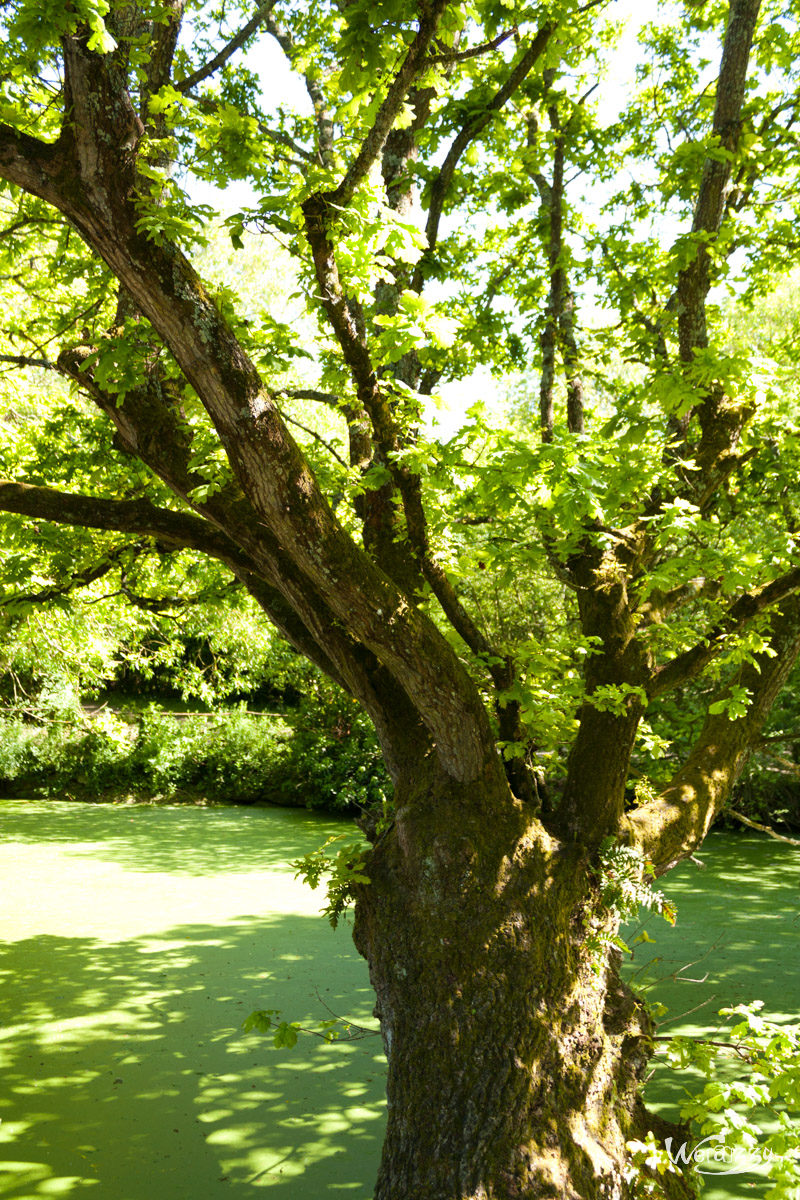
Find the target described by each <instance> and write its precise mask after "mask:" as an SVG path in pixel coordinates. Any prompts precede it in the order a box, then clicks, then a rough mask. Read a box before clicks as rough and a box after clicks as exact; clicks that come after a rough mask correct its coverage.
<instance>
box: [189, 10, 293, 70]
mask: <svg viewBox="0 0 800 1200" xmlns="http://www.w3.org/2000/svg"><path fill="white" fill-rule="evenodd" d="M275 3H276V0H267V3H266V4H262V5H261V6H260V8H258V9H257V10H256V12H255V13H254V15H253V16H252V17H251V18H250V20H249V21H248V22H247V24H246V25H244V26H242V28H241V29H240V30H239V32H238V33H237V34H235V35H234V37H232V38H231V40H230V41H229V42H228V44H227V45H226V46H223V48H222V49H221V50H220V52H219V54H215V55H214V57H213V58H212V59H211V61H210V62H207V63H205V64H204V65H203V66H202V67H198V68H197V70H196V71H192V73H191V75H187V76H186V77H185V78H184V79H181V81H180V83H176V84H175V88H176V90H177V91H179V92H188V91H191V89H192V88H193V87H196V86H197V84H198V83H202V82H203V80H204V79H208V78H209V77H210V76H211V75H214V74H215V73H216V72H217V71H219V70H220V69H221V68H222V67H224V66H225V63H226V62H227V61H228V59H229V58H232V57H233V55H234V54H235V53H236V51H237V50H239V49H241V47H242V46H243V45H244V44H245V42H246V41H247V39H248V38H250V37H252V36H253V34H254V33H255V32H256V30H258V29H259V28H260V27H261V26H262V25H264V24H266V21H267V18H268V17H269V15H270V13H271V12H272V10H273V8H274V7H275Z"/></svg>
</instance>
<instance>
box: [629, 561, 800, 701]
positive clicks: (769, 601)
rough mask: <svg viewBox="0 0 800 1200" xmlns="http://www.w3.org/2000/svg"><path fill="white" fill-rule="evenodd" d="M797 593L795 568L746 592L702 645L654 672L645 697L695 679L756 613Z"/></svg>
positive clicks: (799, 572) (799, 584) (799, 575)
mask: <svg viewBox="0 0 800 1200" xmlns="http://www.w3.org/2000/svg"><path fill="white" fill-rule="evenodd" d="M798 589H800V567H795V568H794V569H793V570H791V571H787V572H786V573H785V574H784V575H781V576H779V577H778V579H774V580H773V581H772V583H768V584H765V586H764V587H763V588H760V589H759V590H758V591H757V592H746V593H745V594H744V595H743V596H740V597H739V598H738V599H737V600H735V601H734V603H733V604H732V605H731V607H730V608H729V609H728V612H727V614H726V615H725V616H724V617H723V619H722V620H721V621H719V622H718V623H717V624H716V625H715V626H714V628H713V629H710V630H709V631H708V633H707V634H706V636H705V637H704V638H703V639H702V641H700V642H698V643H697V645H695V646H692V647H691V648H690V649H689V650H684V652H683V653H682V654H679V655H677V657H675V658H673V659H672V661H671V662H669V663H667V665H666V666H664V667H661V668H660V669H659V670H658V671H656V673H655V674H654V676H653V678H652V680H651V681H650V683H649V684H648V686H647V694H648V697H649V698H650V699H651V700H654V699H655V698H656V697H657V696H663V695H664V694H665V693H666V692H669V691H671V690H672V689H673V688H676V687H679V686H680V685H681V684H683V683H688V682H689V680H691V679H694V678H696V677H697V676H698V675H699V674H700V673H701V672H702V671H703V670H704V669H705V668H706V667H707V666H708V664H709V663H710V662H711V661H712V660H713V659H714V658H716V656H717V655H718V654H720V653H721V651H722V650H723V649H724V648H725V643H726V641H727V639H728V638H730V637H734V636H735V635H736V634H737V633H740V632H741V630H742V629H744V628H745V626H746V625H748V624H749V623H750V621H752V620H753V618H754V617H756V616H758V614H759V613H761V612H764V611H765V610H766V609H768V608H772V607H773V606H774V605H776V604H780V603H781V601H782V600H785V599H786V598H787V597H789V596H793V595H794V594H795V593H796V592H797V591H798Z"/></svg>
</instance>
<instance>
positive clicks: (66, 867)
mask: <svg viewBox="0 0 800 1200" xmlns="http://www.w3.org/2000/svg"><path fill="white" fill-rule="evenodd" d="M10 807H12V808H14V809H16V810H17V812H16V815H15V814H14V813H12V812H11V811H10ZM19 808H20V806H18V805H15V806H8V805H0V813H2V816H3V817H4V818H5V820H4V821H3V825H4V827H5V834H6V838H7V839H11V840H10V841H7V842H6V844H5V846H3V847H2V849H3V851H5V857H4V858H3V860H2V861H3V864H4V866H5V867H6V870H4V872H3V875H4V877H5V879H6V882H7V883H8V881H9V872H8V870H7V866H8V862H9V861H10V857H11V854H12V851H16V852H19V853H20V854H21V859H20V865H21V868H22V871H21V873H20V874H19V875H18V876H17V877H16V879H15V880H14V882H13V885H12V886H13V891H12V890H11V889H7V890H6V891H5V895H4V897H3V902H2V908H3V912H2V927H1V928H0V932H3V933H5V935H6V941H5V943H4V946H3V949H2V954H0V995H2V1026H3V1028H2V1031H0V1118H2V1124H1V1125H0V1195H2V1196H3V1197H8V1198H9V1200H10V1198H14V1200H44V1198H45V1197H53V1196H63V1195H69V1196H84V1195H86V1196H87V1197H88V1196H91V1197H95V1198H96V1200H157V1198H158V1197H164V1198H165V1200H174V1198H175V1197H182V1196H192V1197H202V1198H203V1200H205V1198H206V1197H209V1198H211V1197H215V1196H218V1195H219V1196H223V1195H231V1194H235V1195H237V1196H249V1195H251V1194H252V1195H255V1194H256V1193H257V1191H258V1192H260V1191H261V1190H262V1189H264V1188H267V1189H269V1195H270V1196H271V1197H274V1198H275V1200H281V1198H283V1200H290V1198H291V1200H317V1198H318V1197H320V1196H323V1195H325V1196H338V1195H341V1196H344V1197H353V1200H364V1198H365V1197H367V1196H369V1195H370V1194H371V1187H372V1183H373V1181H374V1178H375V1174H376V1172H377V1163H378V1155H379V1150H380V1142H381V1137H382V1130H383V1094H384V1087H385V1064H384V1060H383V1056H382V1052H381V1044H380V1039H379V1038H378V1037H377V1036H372V1037H368V1038H365V1039H363V1040H361V1041H356V1042H352V1043H349V1044H344V1043H337V1044H334V1045H332V1046H329V1045H326V1044H325V1043H323V1042H321V1041H319V1040H318V1039H315V1038H311V1037H304V1038H301V1041H300V1043H299V1045H298V1046H297V1047H296V1048H295V1050H293V1051H286V1050H282V1051H278V1050H275V1049H273V1048H272V1046H271V1043H270V1042H269V1041H268V1040H266V1039H264V1038H263V1037H261V1036H260V1035H257V1034H248V1035H245V1034H243V1033H242V1031H241V1023H242V1020H243V1019H244V1017H245V1016H246V1015H247V1014H248V1013H249V1012H250V1011H252V1009H253V1008H256V1007H267V1008H277V1009H280V1010H282V1012H283V1015H284V1016H285V1017H286V1018H287V1019H296V1020H299V1021H311V1022H314V1021H318V1020H320V1019H325V1018H326V1017H328V1016H329V1015H330V1014H329V1012H328V1008H330V1009H331V1010H333V1011H334V1012H335V1013H341V1014H346V1015H348V1016H349V1017H351V1018H352V1019H354V1020H356V1021H358V1022H364V1023H366V1024H371V1025H374V1021H372V1020H371V1016H370V1014H371V1008H372V1004H373V1000H374V998H373V995H372V991H371V989H370V987H369V982H368V979H367V974H366V967H365V965H364V963H363V962H362V961H361V960H360V959H359V957H358V955H357V954H356V951H355V948H354V947H353V945H352V941H351V939H350V936H349V931H348V929H347V928H342V929H341V930H340V931H339V932H337V933H336V934H333V933H332V931H331V930H330V928H329V926H328V925H327V923H326V922H324V921H323V920H321V919H320V918H319V917H318V916H317V915H316V914H315V909H316V908H317V907H318V906H319V900H318V898H317V897H314V896H312V897H311V902H310V903H309V902H308V894H307V891H306V890H305V889H304V890H302V891H301V890H300V889H299V885H297V884H295V882H294V881H293V880H292V878H291V875H288V877H287V875H286V873H285V872H283V871H270V870H266V871H264V870H262V871H261V873H259V872H257V871H255V870H252V872H251V873H250V874H244V875H242V874H236V872H242V869H243V863H244V869H245V870H247V866H248V865H249V866H250V867H251V868H253V867H254V866H255V864H256V863H257V862H258V861H259V854H260V847H261V845H262V844H267V843H269V844H271V846H272V850H273V853H274V856H275V857H276V858H277V857H278V850H277V847H278V845H280V846H281V854H283V852H285V851H288V852H290V853H291V854H293V855H296V854H298V853H303V852H304V851H305V850H306V849H308V848H311V847H312V846H314V845H317V844H319V842H320V841H321V840H322V837H320V833H322V835H323V837H324V836H325V835H326V834H327V832H329V830H328V828H327V827H328V826H329V825H334V826H335V827H337V828H341V827H342V825H341V822H339V823H332V822H326V821H324V820H323V821H318V820H317V821H315V822H313V827H312V826H311V825H309V823H307V822H304V821H302V820H301V821H299V822H295V821H293V820H290V821H289V822H286V821H283V820H281V819H280V818H281V817H284V816H286V815H288V816H289V817H292V818H294V817H296V816H297V815H300V816H301V817H302V816H303V815H304V814H282V813H281V814H277V815H278V818H279V819H278V820H277V822H276V835H275V837H274V838H270V837H269V836H268V831H267V830H266V828H265V827H264V826H265V823H264V822H263V821H260V820H259V817H258V816H256V819H255V820H253V819H252V815H251V814H250V812H247V811H245V812H242V813H240V814H238V815H239V816H241V817H242V818H243V819H242V821H241V825H240V830H241V837H240V839H239V841H238V843H237V844H238V846H239V850H240V851H241V853H237V852H235V851H234V846H233V826H234V824H235V821H236V817H237V814H236V813H235V812H233V813H228V812H227V811H225V812H223V813H222V815H223V816H224V817H225V818H226V820H225V821H224V822H221V823H218V824H215V823H214V822H213V817H215V816H216V812H212V813H211V816H212V822H206V820H205V818H206V817H207V816H208V815H209V813H208V812H203V811H200V810H194V812H193V813H192V812H186V811H180V810H172V811H171V812H170V811H169V810H159V809H146V810H139V811H137V812H136V813H135V814H134V825H133V827H132V828H131V827H129V829H131V831H130V832H128V833H123V832H120V824H123V825H124V823H126V822H127V821H128V820H129V817H130V815H131V814H130V813H129V812H128V811H126V810H119V809H117V810H115V811H114V812H108V811H105V812H103V811H98V810H97V809H96V808H91V807H90V808H89V811H87V812H83V813H82V814H81V813H78V811H77V810H76V812H75V814H74V816H73V815H72V814H70V813H65V812H64V811H63V806H56V805H53V806H46V805H41V804H38V803H37V805H36V808H37V809H38V810H39V811H38V812H36V813H34V811H33V810H30V812H28V813H25V814H22V815H23V817H24V819H23V820H22V821H21V822H20V834H21V835H22V836H21V837H20V840H19V843H17V844H16V845H14V843H13V839H14V838H15V837H16V823H17V817H18V816H19V815H20V814H19ZM48 808H51V809H52V810H53V811H52V814H51V815H52V818H53V820H52V823H51V822H50V820H49V814H48V812H47V811H46V810H47V809H48ZM268 815H269V816H273V815H275V814H268ZM140 816H144V817H145V818H150V819H149V821H140V819H139V818H140ZM193 816H194V818H195V819H194V821H193V820H192V817H193ZM113 817H116V818H117V822H118V823H117V825H116V827H115V824H114V822H113V820H112V818H113ZM29 818H30V820H29ZM97 818H99V821H97V823H95V822H96V819H97ZM173 818H174V819H173ZM34 819H35V821H36V825H37V827H38V833H39V845H38V846H33V845H32V844H31V841H32V825H31V821H32V820H34ZM65 821H71V824H69V825H65ZM68 828H71V829H72V830H73V831H74V835H75V836H76V838H77V839H78V843H77V845H74V844H71V843H70V842H69V839H68V837H67V833H66V831H67V829H68ZM209 829H213V830H214V836H213V838H211V839H210V842H209V846H208V848H207V849H206V850H202V849H198V848H197V846H196V843H197V842H198V841H199V840H200V839H201V838H203V839H204V838H206V837H209V836H210V835H209ZM143 830H149V831H150V832H149V836H148V835H147V834H146V833H144V832H143ZM291 830H295V831H296V833H295V836H294V839H293V840H292V841H291V846H290V844H289V843H290V840H291V839H290V832H291ZM251 831H255V832H256V833H257V845H256V846H255V847H254V846H253V845H252V844H248V836H249V834H250V833H251ZM306 841H308V843H309V844H308V846H306V845H305V842H306ZM54 845H55V848H54ZM90 847H91V848H92V853H96V854H98V855H99V857H98V858H97V859H96V860H95V859H93V858H92V856H91V854H90V853H89V848H90ZM76 850H77V851H79V853H74V851H76ZM84 851H86V853H84ZM37 853H41V854H42V855H43V856H44V858H43V861H42V862H41V863H40V864H39V869H38V871H36V870H34V872H33V875H30V874H26V870H27V868H29V867H31V866H32V865H35V864H34V863H33V858H34V857H35V855H36V854H37ZM104 856H105V857H104ZM145 859H146V863H145V861H144V860H145ZM109 860H110V861H111V867H110V868H109ZM187 861H188V862H190V863H191V866H187ZM128 863H130V864H131V866H132V869H128V868H127V866H126V864H128ZM154 863H155V864H157V865H158V867H159V868H160V870H161V871H162V872H163V873H162V874H160V875H156V874H152V870H153V864H154ZM214 863H215V864H216V872H217V874H218V875H219V876H221V879H220V880H215V879H212V877H211V875H212V864H214ZM147 864H149V868H148V865H147ZM173 864H174V865H173ZM120 866H125V867H126V869H125V870H120V869H119V868H120ZM148 869H149V870H150V872H151V873H149V874H147V875H146V876H143V875H142V874H141V872H142V871H143V870H144V871H148ZM187 870H188V871H189V872H190V874H194V873H195V872H198V871H202V872H203V873H204V877H203V878H201V879H193V878H187V876H186V875H185V874H181V872H186V871H187ZM168 871H174V872H177V875H178V878H177V881H176V879H175V878H174V876H172V875H170V874H168V873H167V872H168ZM276 878H277V889H276ZM48 879H49V883H48ZM143 881H144V883H145V885H146V886H145V887H144V889H143V888H142V883H143ZM148 881H150V882H149V883H148ZM30 891H35V892H36V893H37V895H36V896H35V897H31V895H30V894H25V895H24V893H29V892H30ZM81 891H85V892H87V893H88V894H89V904H88V907H87V906H85V905H84V906H83V907H82V906H81V904H80V903H79V900H78V896H79V893H80V892H81ZM281 897H283V898H284V899H285V902H286V905H287V907H288V909H289V911H287V912H285V913H283V914H282V913H280V912H276V911H275V910H276V909H277V908H279V907H280V901H281ZM304 904H305V906H306V908H307V911H306V912H303V911H301V909H302V906H303V905H304ZM114 909H116V910H118V911H117V913H116V914H115V912H114V911H113V910H114ZM203 909H205V911H206V919H205V920H192V919H186V918H187V917H189V918H191V916H192V914H193V913H198V912H201V911H203ZM115 915H116V916H117V917H118V921H117V928H116V929H115V928H114V927H113V924H114V923H113V922H112V921H111V919H110V918H113V917H114V916H115ZM82 926H83V927H85V928H86V929H88V930H89V931H90V932H91V933H92V934H93V936H85V935H82V934H81V933H80V932H79V930H80V928H81V927H82ZM46 930H55V932H46ZM98 931H99V933H98ZM21 935H24V936H21ZM326 1006H327V1007H326Z"/></svg>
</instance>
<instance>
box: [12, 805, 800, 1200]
mask: <svg viewBox="0 0 800 1200" xmlns="http://www.w3.org/2000/svg"><path fill="white" fill-rule="evenodd" d="M347 828H348V826H347V824H346V823H344V822H341V821H337V820H332V819H326V818H321V817H319V816H318V815H316V814H309V813H305V812H298V811H292V810H280V809H221V808H208V809H201V808H178V807H173V808H169V807H168V808H155V807H154V808H150V807H131V808H127V807H114V806H108V805H80V804H58V803H55V802H41V801H32V802H23V801H2V802H0V1118H1V1119H2V1123H0V1196H3V1197H9V1198H11V1197H14V1198H16V1200H44V1198H46V1197H60V1196H69V1197H72V1196H75V1197H84V1196H85V1197H92V1198H94V1200H183V1198H184V1197H186V1198H190V1197H191V1198H192V1200H214V1198H215V1197H221V1196H232V1195H235V1196H236V1197H242V1198H244V1197H248V1196H254V1195H256V1194H257V1193H258V1194H259V1195H261V1194H263V1193H264V1192H265V1191H266V1192H267V1194H268V1196H269V1200H290V1198H291V1200H318V1198H320V1197H337V1196H338V1197H343V1198H352V1200H367V1197H369V1196H370V1193H371V1185H372V1182H373V1180H374V1177H375V1173H376V1170H377V1162H378V1155H379V1150H380V1142H381V1134H382V1127H383V1116H384V1101H383V1090H384V1070H385V1066H384V1062H383V1057H382V1054H381V1043H380V1039H379V1038H378V1037H376V1036H375V1037H367V1038H364V1039H363V1040H360V1041H355V1042H351V1043H349V1044H344V1043H336V1044H334V1045H332V1046H329V1045H326V1044H324V1043H322V1042H320V1041H318V1040H316V1039H313V1038H304V1039H301V1042H300V1044H299V1045H298V1046H297V1048H296V1049H295V1050H293V1051H277V1050H274V1049H272V1047H271V1045H270V1043H269V1042H268V1041H265V1040H264V1039H263V1038H261V1037H259V1036H258V1035H256V1034H248V1035H244V1034H243V1033H242V1032H241V1023H242V1020H243V1018H244V1017H245V1016H246V1015H247V1014H248V1013H249V1012H250V1011H251V1010H252V1009H254V1008H261V1007H263V1008H277V1009H280V1010H282V1012H283V1014H284V1015H285V1016H286V1017H287V1018H289V1019H292V1020H300V1021H311V1022H313V1021H318V1020H323V1019H325V1018H327V1017H328V1016H329V1015H330V1012H329V1010H332V1011H333V1012H334V1013H337V1014H341V1015H344V1016H347V1017H348V1018H351V1019H352V1020H354V1021H356V1022H358V1023H359V1024H363V1025H366V1026H374V1021H373V1020H372V1017H371V1009H372V1004H373V999H372V995H371V992H370V988H369V983H368V979H367V972H366V967H365V965H364V963H363V962H362V961H361V960H360V959H359V957H358V955H357V954H356V952H355V949H354V947H353V945H352V941H351V939H350V934H349V929H348V927H346V926H342V927H340V929H339V931H338V932H337V933H332V931H331V930H330V927H329V926H328V925H327V923H326V922H325V921H324V920H322V919H321V918H320V917H319V915H318V910H319V908H320V905H321V899H320V896H319V893H314V892H311V891H309V890H308V889H307V888H305V887H304V886H302V885H301V884H300V883H298V882H297V881H296V880H295V879H294V878H293V874H292V871H291V868H289V867H287V865H286V864H287V862H288V861H289V860H290V859H292V858H296V857H297V856H299V855H301V854H303V853H306V852H307V851H309V850H311V849H313V848H315V847H316V846H318V845H319V844H320V843H321V842H322V841H324V839H325V838H326V837H328V836H329V835H330V834H333V833H338V832H341V831H342V830H346V829H347ZM702 858H703V860H704V862H705V863H706V868H705V870H703V871H700V870H698V869H697V868H696V867H694V866H693V865H691V864H685V865H683V866H682V867H681V868H679V869H678V870H677V871H674V872H672V873H671V875H670V876H668V878H667V880H666V881H664V882H665V890H667V891H668V892H669V894H670V896H671V897H672V898H673V899H674V900H675V901H676V903H677V906H678V924H677V926H676V928H675V929H670V928H669V927H668V926H666V925H665V924H664V923H663V922H660V921H658V920H655V921H653V920H651V921H650V922H649V923H648V929H649V931H650V933H651V936H653V937H655V938H656V939H657V942H656V945H655V946H649V945H648V946H647V947H641V946H640V947H638V948H637V950H636V953H635V957H634V963H633V967H632V969H633V970H634V971H639V970H641V969H642V968H643V966H644V958H643V954H644V952H645V950H646V951H647V953H648V954H649V955H650V956H651V957H652V956H653V955H655V957H656V960H657V961H656V962H655V963H652V964H651V974H652V976H653V977H655V978H656V980H657V982H656V984H655V987H654V991H653V993H652V995H653V996H654V997H657V998H659V999H661V1000H662V1001H663V1002H664V1003H665V1004H667V1005H668V1006H669V1008H670V1010H671V1013H672V1014H673V1015H674V1016H677V1017H680V1014H684V1013H686V1014H688V1015H686V1016H683V1017H682V1018H681V1019H677V1020H673V1021H672V1024H670V1025H669V1026H668V1028H667V1029H666V1030H665V1032H697V1031H701V1032H702V1031H707V1030H709V1029H713V1028H714V1027H715V1025H716V1023H717V1019H716V1016H715V1014H716V1011H717V1009H719V1008H721V1007H723V1005H725V1004H730V1003H735V1002H738V1001H740V1000H744V999H748V1000H749V999H752V998H755V997H758V998H761V999H763V1000H764V1001H765V1003H766V1008H767V1009H769V1010H770V1011H771V1012H772V1013H774V1014H777V1015H778V1017H780V1018H787V1019H797V1012H798V1008H800V1004H799V1003H798V1002H799V1001H800V937H798V935H800V904H798V900H799V899H800V888H799V887H798V885H799V884H800V851H798V850H793V849H791V848H789V847H786V846H782V845H779V844H778V843H775V842H770V841H767V840H766V839H763V840H762V839H759V838H756V837H749V836H747V837H745V836H742V837H740V836H735V835H719V834H715V835H712V836H711V838H710V839H709V840H708V842H707V843H706V845H705V846H704V848H703V851H702ZM689 1010H693V1011H691V1012H690V1011H689ZM691 1082H692V1081H691V1080H689V1079H687V1080H675V1079H669V1080H668V1079H666V1078H665V1079H663V1080H662V1079H661V1078H660V1076H659V1074H658V1073H657V1074H656V1077H655V1079H654V1080H653V1084H652V1085H651V1096H650V1099H651V1100H653V1101H655V1102H657V1103H658V1104H659V1106H661V1107H664V1108H666V1109H668V1108H669V1106H670V1105H671V1104H674V1103H675V1102H676V1101H677V1099H678V1098H679V1092H680V1088H681V1087H682V1086H683V1084H685V1083H688V1084H691ZM763 1190H764V1188H763V1186H762V1185H761V1184H760V1183H759V1181H758V1179H757V1178H755V1177H753V1176H745V1175H740V1176H733V1177H730V1178H727V1179H725V1180H714V1181H712V1186H711V1187H710V1188H709V1190H708V1191H707V1193H706V1194H707V1196H708V1198H709V1200H723V1198H725V1200H730V1198H735V1197H740V1196H741V1197H747V1196H754V1195H759V1194H761V1193H763ZM404 1200H412V1198H410V1197H409V1198H404Z"/></svg>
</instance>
